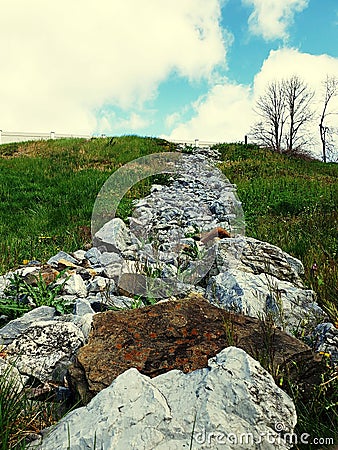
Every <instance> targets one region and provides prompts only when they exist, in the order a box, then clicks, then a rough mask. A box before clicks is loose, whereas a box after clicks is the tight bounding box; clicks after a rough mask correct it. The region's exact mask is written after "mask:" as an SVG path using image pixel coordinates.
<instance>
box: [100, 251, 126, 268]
mask: <svg viewBox="0 0 338 450" xmlns="http://www.w3.org/2000/svg"><path fill="white" fill-rule="evenodd" d="M99 263H100V265H101V266H103V267H106V266H109V265H110V264H114V263H120V264H122V263H123V259H122V258H121V257H120V256H119V255H118V254H117V253H111V252H103V253H102V254H101V255H100V257H99Z"/></svg>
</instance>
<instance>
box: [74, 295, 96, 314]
mask: <svg viewBox="0 0 338 450" xmlns="http://www.w3.org/2000/svg"><path fill="white" fill-rule="evenodd" d="M94 312H95V311H94V310H93V309H92V307H91V306H90V302H89V301H88V300H87V299H83V298H81V299H80V298H79V299H77V300H76V303H75V305H74V314H75V315H77V316H84V315H85V314H88V313H89V314H94Z"/></svg>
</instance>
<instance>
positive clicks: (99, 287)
mask: <svg viewBox="0 0 338 450" xmlns="http://www.w3.org/2000/svg"><path fill="white" fill-rule="evenodd" d="M111 283H114V281H112V280H109V279H108V278H104V277H100V276H97V277H95V278H93V280H92V281H90V282H89V283H88V285H87V291H88V292H90V293H95V292H102V291H106V290H107V288H111Z"/></svg>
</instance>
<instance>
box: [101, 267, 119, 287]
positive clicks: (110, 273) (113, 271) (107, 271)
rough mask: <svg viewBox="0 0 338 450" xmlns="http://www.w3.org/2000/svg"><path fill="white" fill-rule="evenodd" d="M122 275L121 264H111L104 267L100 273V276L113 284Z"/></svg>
mask: <svg viewBox="0 0 338 450" xmlns="http://www.w3.org/2000/svg"><path fill="white" fill-rule="evenodd" d="M121 273H122V264H120V263H113V264H109V265H108V266H106V267H105V268H104V270H103V272H102V274H103V275H104V276H105V277H107V278H109V279H111V280H114V281H115V282H117V281H118V279H119V277H120V275H121Z"/></svg>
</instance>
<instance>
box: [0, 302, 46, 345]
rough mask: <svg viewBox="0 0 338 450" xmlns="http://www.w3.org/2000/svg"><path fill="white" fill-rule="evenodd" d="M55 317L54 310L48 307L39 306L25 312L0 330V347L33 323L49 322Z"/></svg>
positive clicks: (11, 340)
mask: <svg viewBox="0 0 338 450" xmlns="http://www.w3.org/2000/svg"><path fill="white" fill-rule="evenodd" d="M54 317H55V308H52V307H50V306H40V307H39V308H35V309H33V310H32V311H29V312H27V313H26V314H24V315H23V316H22V317H19V318H18V319H15V320H11V321H10V322H8V324H7V325H5V326H4V327H2V328H1V329H0V345H8V344H10V343H11V342H13V341H14V339H16V338H17V337H19V336H20V335H21V334H23V333H25V331H26V330H27V329H28V328H29V327H30V326H31V325H32V324H34V323H35V322H38V321H41V320H51V319H53V318H54Z"/></svg>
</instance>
